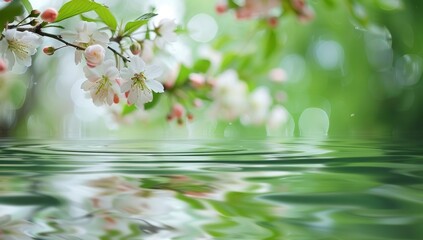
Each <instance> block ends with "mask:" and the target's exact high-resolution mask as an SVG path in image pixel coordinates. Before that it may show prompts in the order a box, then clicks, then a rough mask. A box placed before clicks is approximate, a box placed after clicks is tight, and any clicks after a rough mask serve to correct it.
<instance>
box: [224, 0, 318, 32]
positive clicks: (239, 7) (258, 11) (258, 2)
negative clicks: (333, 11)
mask: <svg viewBox="0 0 423 240" xmlns="http://www.w3.org/2000/svg"><path fill="white" fill-rule="evenodd" d="M283 1H286V3H285V4H283ZM230 8H233V9H234V10H235V15H236V18H237V19H240V20H243V19H255V18H265V19H268V23H269V25H270V26H276V25H277V23H278V18H279V17H280V16H282V14H284V13H285V12H288V11H292V12H294V13H295V14H296V15H297V16H298V18H299V19H300V20H301V21H309V20H311V19H312V18H313V15H314V14H313V11H312V10H311V9H310V7H309V6H308V5H307V4H306V0H245V1H242V2H241V3H239V1H233V0H219V2H218V3H217V5H216V11H217V12H218V13H224V12H226V11H228V10H229V9H230Z"/></svg>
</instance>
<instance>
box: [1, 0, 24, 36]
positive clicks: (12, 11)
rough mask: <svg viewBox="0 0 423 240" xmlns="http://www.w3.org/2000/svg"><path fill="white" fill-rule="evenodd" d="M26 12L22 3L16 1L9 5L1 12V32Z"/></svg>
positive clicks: (18, 0)
mask: <svg viewBox="0 0 423 240" xmlns="http://www.w3.org/2000/svg"><path fill="white" fill-rule="evenodd" d="M23 12H24V10H23V7H22V4H21V1H20V0H16V1H12V2H11V3H9V4H7V6H6V7H5V8H3V9H1V10H0V32H3V29H4V27H5V25H6V23H8V22H13V21H14V20H15V17H16V16H19V15H21V14H22V13H23Z"/></svg>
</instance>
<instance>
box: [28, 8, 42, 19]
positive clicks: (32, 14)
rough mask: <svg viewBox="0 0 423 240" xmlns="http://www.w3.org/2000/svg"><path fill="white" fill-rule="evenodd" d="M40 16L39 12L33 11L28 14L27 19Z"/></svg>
mask: <svg viewBox="0 0 423 240" xmlns="http://www.w3.org/2000/svg"><path fill="white" fill-rule="evenodd" d="M40 14H41V12H40V11H39V10H37V9H34V10H32V11H31V12H30V13H29V17H38V16H40Z"/></svg>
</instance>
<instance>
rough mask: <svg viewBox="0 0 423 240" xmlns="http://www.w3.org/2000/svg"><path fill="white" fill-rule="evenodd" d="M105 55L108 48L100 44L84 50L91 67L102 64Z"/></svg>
mask: <svg viewBox="0 0 423 240" xmlns="http://www.w3.org/2000/svg"><path fill="white" fill-rule="evenodd" d="M105 55H106V50H104V48H103V47H102V46H101V45H99V44H94V45H91V46H88V47H87V48H86V49H85V52H84V56H85V60H86V61H87V65H88V67H91V68H93V67H96V66H97V65H100V64H101V63H102V62H103V60H104V57H105Z"/></svg>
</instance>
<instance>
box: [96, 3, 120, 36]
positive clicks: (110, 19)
mask: <svg viewBox="0 0 423 240" xmlns="http://www.w3.org/2000/svg"><path fill="white" fill-rule="evenodd" d="M95 12H96V13H97V15H98V16H99V17H100V18H101V20H103V22H104V23H105V24H106V25H107V26H108V27H109V28H110V29H111V30H112V31H113V32H114V31H116V28H117V21H116V18H115V16H113V14H112V12H110V10H109V8H108V7H106V6H101V7H99V8H97V9H96V10H95Z"/></svg>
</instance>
